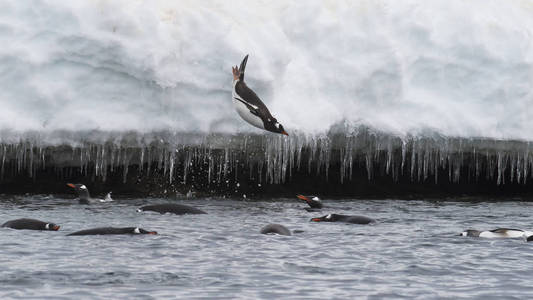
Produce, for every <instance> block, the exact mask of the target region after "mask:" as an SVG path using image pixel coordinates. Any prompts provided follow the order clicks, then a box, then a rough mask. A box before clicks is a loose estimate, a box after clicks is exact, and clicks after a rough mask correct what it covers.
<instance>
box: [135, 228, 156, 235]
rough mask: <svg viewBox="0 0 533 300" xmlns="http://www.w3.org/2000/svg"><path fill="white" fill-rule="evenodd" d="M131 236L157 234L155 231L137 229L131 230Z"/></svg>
mask: <svg viewBox="0 0 533 300" xmlns="http://www.w3.org/2000/svg"><path fill="white" fill-rule="evenodd" d="M132 233H133V234H157V231H148V230H145V229H142V228H139V227H135V228H133V231H132Z"/></svg>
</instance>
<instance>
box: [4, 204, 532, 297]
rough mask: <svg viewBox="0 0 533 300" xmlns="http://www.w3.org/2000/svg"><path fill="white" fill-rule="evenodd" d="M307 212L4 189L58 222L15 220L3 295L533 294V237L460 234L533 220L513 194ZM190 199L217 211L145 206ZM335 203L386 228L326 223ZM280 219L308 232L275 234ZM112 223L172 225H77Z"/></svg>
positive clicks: (14, 214) (22, 208)
mask: <svg viewBox="0 0 533 300" xmlns="http://www.w3.org/2000/svg"><path fill="white" fill-rule="evenodd" d="M324 201H325V203H326V204H327V205H328V206H329V208H325V209H323V210H322V212H307V211H306V210H304V209H303V208H304V207H305V205H304V204H302V203H300V202H299V201H298V200H296V199H295V198H294V199H292V198H290V199H289V198H285V199H266V200H261V201H249V200H248V201H244V200H242V199H239V200H236V199H234V200H230V199H222V198H217V197H213V198H200V199H195V200H168V199H155V198H152V199H121V200H117V201H115V202H112V203H103V204H97V205H91V206H88V205H80V204H78V203H77V201H76V200H73V199H71V198H68V197H55V196H43V195H41V196H5V195H4V196H0V222H4V221H7V220H10V219H15V218H21V217H30V218H37V219H41V220H45V221H50V222H55V223H57V224H59V225H61V229H60V231H58V232H39V231H29V230H12V229H6V228H1V229H0V232H1V234H2V235H1V238H0V246H1V249H2V255H1V256H0V266H1V268H0V298H1V299H46V298H48V299H73V298H76V299H96V298H100V299H160V298H176V299H206V298H207V299H355V298H358V299H361V298H363V299H364V298H368V299H383V298H385V299H435V298H462V297H467V298H473V299H479V298H483V299H527V298H531V297H532V296H533V288H532V287H531V284H530V283H531V276H532V275H533V267H532V265H530V264H529V261H530V260H531V259H533V251H531V249H532V247H533V244H532V243H527V242H525V241H524V240H521V239H498V240H496V239H493V240H490V239H479V238H466V237H460V236H458V235H457V234H458V233H459V232H461V231H462V230H464V229H467V228H475V229H493V228H497V227H513V228H521V229H531V227H532V224H531V218H530V214H529V213H528V211H529V210H530V209H531V207H532V206H533V204H532V203H530V202H526V201H521V200H519V199H518V200H517V199H514V200H511V199H509V200H508V201H490V200H488V199H441V200H422V199H421V200H411V201H403V200H396V199H384V200H354V199H345V200H329V201H328V199H325V200H324ZM165 202H177V203H183V204H188V205H192V206H195V207H198V208H200V209H203V210H205V211H206V212H208V214H206V215H185V216H176V215H168V214H167V215H159V214H154V213H138V212H136V208H137V207H139V206H140V205H144V204H148V203H151V204H153V203H165ZM327 213H342V214H353V215H365V216H369V217H372V218H375V219H376V220H377V223H376V224H374V225H368V226H365V225H353V224H343V223H314V222H309V219H310V218H311V217H315V216H322V215H325V214H327ZM268 223H280V224H284V225H285V226H287V227H288V228H289V229H291V230H301V231H303V232H301V233H297V234H294V235H292V236H277V235H262V234H259V230H260V228H261V227H262V226H264V225H266V224H268ZM99 226H141V227H143V228H145V229H149V230H156V231H158V232H159V234H158V235H155V236H154V235H136V236H129V235H116V236H79V237H74V236H65V235H66V234H68V233H70V232H73V231H77V230H81V229H86V228H92V227H99Z"/></svg>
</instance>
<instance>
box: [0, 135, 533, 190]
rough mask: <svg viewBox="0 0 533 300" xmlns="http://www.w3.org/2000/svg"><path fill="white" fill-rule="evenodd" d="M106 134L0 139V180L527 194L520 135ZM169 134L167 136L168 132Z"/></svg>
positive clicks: (33, 186)
mask: <svg viewBox="0 0 533 300" xmlns="http://www.w3.org/2000/svg"><path fill="white" fill-rule="evenodd" d="M145 139H147V140H148V137H145V136H139V134H131V135H130V136H127V135H124V136H121V138H117V137H115V139H114V140H113V142H112V143H111V142H106V141H103V142H102V141H100V142H83V143H82V142H79V143H81V145H82V146H77V147H72V146H67V145H64V144H61V145H57V146H55V145H42V142H40V143H41V145H40V144H39V142H37V141H32V140H31V138H30V137H28V138H27V141H26V142H19V143H15V144H0V190H2V192H4V193H62V194H67V193H68V192H69V191H68V190H67V189H66V188H65V183H66V182H84V183H87V184H90V186H91V192H92V193H94V194H102V193H107V192H108V191H110V190H113V192H114V195H117V196H119V197H120V196H121V195H122V196H147V195H152V196H172V197H174V196H175V195H177V194H178V195H179V194H182V195H186V194H188V193H190V192H194V193H196V194H197V195H202V194H203V195H210V194H213V195H227V196H236V197H243V195H246V196H247V197H254V196H255V197H261V196H267V195H284V196H290V197H292V196H293V195H294V194H297V193H303V194H320V195H328V197H346V196H348V197H365V198H368V197H376V198H382V197H399V198H416V197H433V196H435V197H442V196H454V195H472V196H477V195H484V196H486V195H490V196H510V195H512V196H526V197H527V196H533V188H532V187H533V152H530V150H529V146H528V144H527V143H526V142H520V141H496V140H485V139H453V138H442V137H438V136H437V137H431V138H421V137H409V138H404V139H400V138H398V137H395V136H391V135H386V134H380V133H373V132H372V131H370V130H369V129H364V128H363V129H360V130H358V131H357V132H356V133H351V134H350V135H348V134H347V133H346V132H343V131H341V132H330V133H329V134H328V135H327V136H324V137H315V138H309V137H305V136H299V135H298V134H292V135H291V136H289V137H286V136H278V135H258V136H254V135H232V136H223V135H209V136H195V135H194V134H181V135H178V134H175V135H169V134H168V133H167V134H166V135H163V134H161V135H160V136H158V135H157V134H155V133H154V134H152V135H150V136H149V140H151V142H145ZM170 141H171V142H170Z"/></svg>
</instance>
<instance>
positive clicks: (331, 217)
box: [311, 214, 337, 222]
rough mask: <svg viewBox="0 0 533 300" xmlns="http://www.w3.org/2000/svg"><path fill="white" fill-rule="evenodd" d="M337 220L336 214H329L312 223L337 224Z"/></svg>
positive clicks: (313, 219) (315, 219)
mask: <svg viewBox="0 0 533 300" xmlns="http://www.w3.org/2000/svg"><path fill="white" fill-rule="evenodd" d="M336 220H337V215H336V214H329V215H325V216H323V217H320V218H312V219H311V221H313V222H335V221H336Z"/></svg>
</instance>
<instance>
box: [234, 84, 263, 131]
mask: <svg viewBox="0 0 533 300" xmlns="http://www.w3.org/2000/svg"><path fill="white" fill-rule="evenodd" d="M236 84H237V81H233V91H232V93H231V98H232V100H233V105H234V106H235V109H236V110H237V112H238V113H239V116H241V118H243V119H244V120H245V121H246V122H248V123H250V124H251V125H253V126H255V127H257V128H260V129H265V126H264V124H263V120H261V118H259V117H258V116H256V115H254V114H252V113H251V112H250V110H249V109H248V107H247V106H246V105H245V104H244V103H242V102H241V101H239V100H237V99H235V98H239V99H241V97H240V96H239V95H238V94H237V93H236V92H235V85H236Z"/></svg>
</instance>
